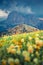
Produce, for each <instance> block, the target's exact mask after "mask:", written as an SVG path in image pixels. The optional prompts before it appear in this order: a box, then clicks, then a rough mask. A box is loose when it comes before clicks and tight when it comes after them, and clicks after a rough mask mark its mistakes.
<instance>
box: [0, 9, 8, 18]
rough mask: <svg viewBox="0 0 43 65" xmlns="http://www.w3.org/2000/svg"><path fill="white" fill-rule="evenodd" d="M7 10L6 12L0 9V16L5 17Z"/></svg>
mask: <svg viewBox="0 0 43 65" xmlns="http://www.w3.org/2000/svg"><path fill="white" fill-rule="evenodd" d="M8 14H9V12H6V11H5V10H1V9H0V18H7V17H8Z"/></svg>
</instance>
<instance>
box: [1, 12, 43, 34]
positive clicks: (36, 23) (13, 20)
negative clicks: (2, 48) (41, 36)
mask: <svg viewBox="0 0 43 65" xmlns="http://www.w3.org/2000/svg"><path fill="white" fill-rule="evenodd" d="M20 24H27V25H30V26H32V27H35V28H38V29H43V20H39V19H38V18H37V17H36V16H34V15H33V14H28V15H26V14H22V13H19V12H15V11H13V12H11V13H10V14H9V15H8V18H7V20H4V21H0V33H2V32H7V30H8V29H9V28H10V29H11V28H13V27H15V26H17V25H20Z"/></svg>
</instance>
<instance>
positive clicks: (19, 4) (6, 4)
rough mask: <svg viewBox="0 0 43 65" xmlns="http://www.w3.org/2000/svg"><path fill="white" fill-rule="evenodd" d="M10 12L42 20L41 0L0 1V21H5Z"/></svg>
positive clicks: (42, 4)
mask: <svg viewBox="0 0 43 65" xmlns="http://www.w3.org/2000/svg"><path fill="white" fill-rule="evenodd" d="M12 11H17V12H20V13H23V14H33V15H35V16H37V17H39V18H43V0H0V19H1V18H3V19H6V18H7V17H8V15H9V13H10V12H12Z"/></svg>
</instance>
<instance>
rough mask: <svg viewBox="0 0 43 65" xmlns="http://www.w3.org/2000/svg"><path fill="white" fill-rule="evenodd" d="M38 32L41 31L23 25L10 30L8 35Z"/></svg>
mask: <svg viewBox="0 0 43 65" xmlns="http://www.w3.org/2000/svg"><path fill="white" fill-rule="evenodd" d="M37 30H39V29H37V28H34V27H31V26H28V25H26V24H21V25H18V26H16V27H14V28H12V29H9V30H8V33H9V34H16V33H27V32H32V31H37Z"/></svg>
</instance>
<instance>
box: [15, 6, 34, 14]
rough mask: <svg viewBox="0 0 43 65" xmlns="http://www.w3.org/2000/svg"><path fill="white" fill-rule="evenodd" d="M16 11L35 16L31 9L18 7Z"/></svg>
mask: <svg viewBox="0 0 43 65" xmlns="http://www.w3.org/2000/svg"><path fill="white" fill-rule="evenodd" d="M14 10H15V11H17V12H21V13H25V14H34V12H33V11H32V9H31V7H23V6H18V7H17V6H16V7H15V9H14Z"/></svg>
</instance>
